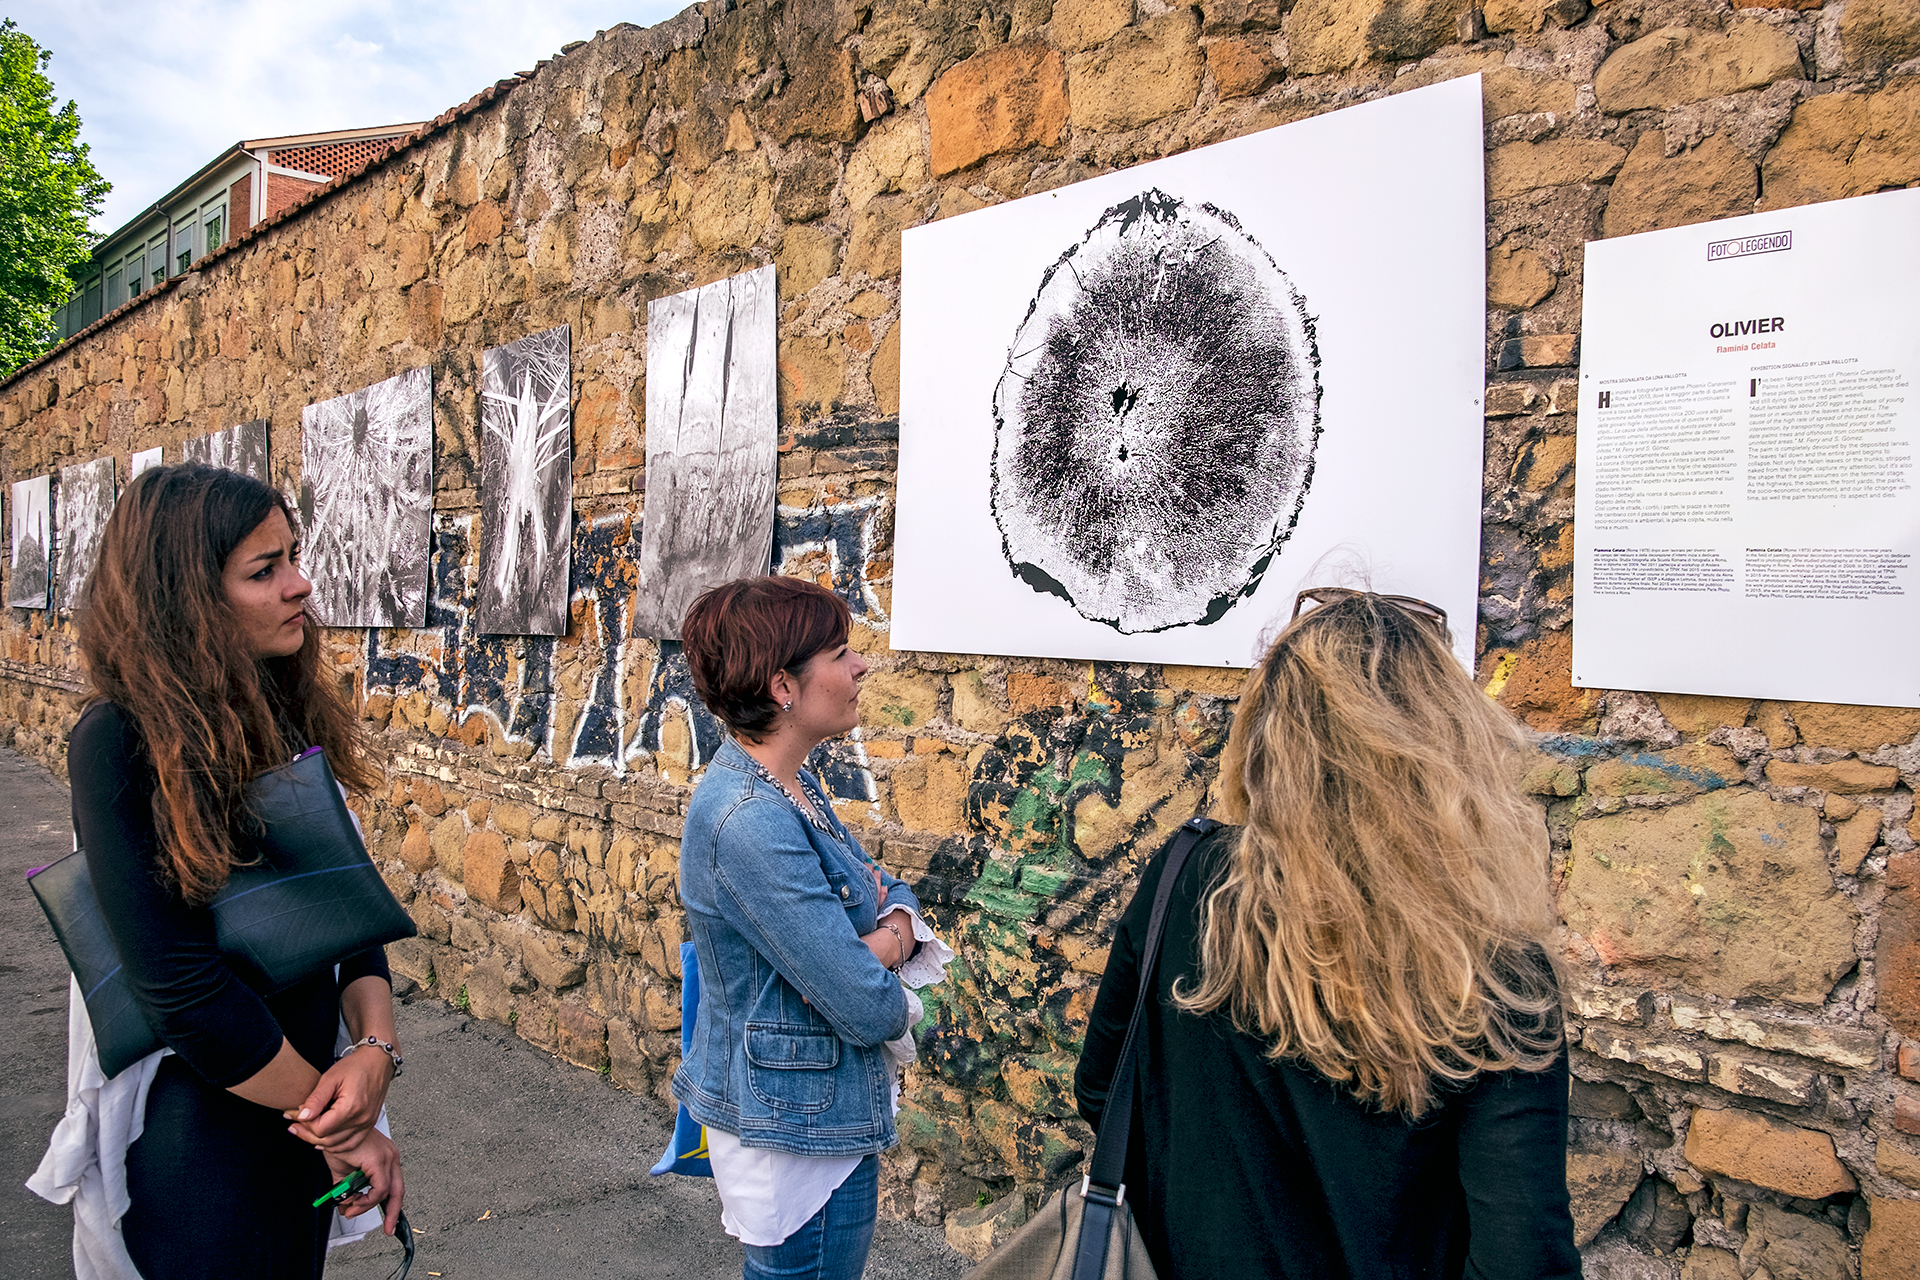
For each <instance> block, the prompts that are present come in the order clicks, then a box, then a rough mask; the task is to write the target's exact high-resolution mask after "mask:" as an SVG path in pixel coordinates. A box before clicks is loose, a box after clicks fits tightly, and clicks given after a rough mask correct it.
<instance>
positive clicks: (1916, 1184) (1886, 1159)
mask: <svg viewBox="0 0 1920 1280" xmlns="http://www.w3.org/2000/svg"><path fill="white" fill-rule="evenodd" d="M1873 1167H1874V1168H1875V1169H1878V1170H1879V1171H1880V1176H1881V1177H1884V1178H1892V1179H1893V1180H1894V1181H1896V1182H1904V1183H1906V1184H1907V1185H1908V1186H1910V1187H1912V1188H1914V1189H1915V1190H1916V1191H1920V1150H1915V1149H1914V1148H1913V1147H1911V1146H1903V1145H1901V1144H1899V1143H1896V1142H1889V1141H1887V1139H1885V1138H1882V1139H1880V1141H1879V1142H1878V1143H1876V1144H1875V1145H1874V1148H1873Z"/></svg>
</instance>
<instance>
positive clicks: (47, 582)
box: [7, 475, 53, 609]
mask: <svg viewBox="0 0 1920 1280" xmlns="http://www.w3.org/2000/svg"><path fill="white" fill-rule="evenodd" d="M52 533H53V477H52V476H50V475H47V476H35V477H34V478H33V479H31V480H16V481H14V482H13V571H12V572H11V573H9V574H8V575H7V603H8V604H10V605H12V606H13V607H14V608H16V609H44V608H46V607H47V591H48V589H49V588H50V587H51V586H52V585H53V575H52V574H51V573H49V572H48V567H47V551H48V547H47V541H48V539H49V538H50V537H51V536H52Z"/></svg>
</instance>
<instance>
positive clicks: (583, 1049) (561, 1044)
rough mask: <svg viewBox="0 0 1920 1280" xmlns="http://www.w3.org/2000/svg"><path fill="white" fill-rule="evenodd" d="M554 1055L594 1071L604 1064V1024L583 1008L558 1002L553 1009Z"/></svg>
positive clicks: (605, 1036) (605, 1027)
mask: <svg viewBox="0 0 1920 1280" xmlns="http://www.w3.org/2000/svg"><path fill="white" fill-rule="evenodd" d="M553 1022H554V1028H553V1030H554V1043H555V1045H556V1046H557V1048H556V1050H555V1051H556V1052H557V1053H559V1055H560V1056H561V1057H563V1058H565V1059H566V1060H567V1061H568V1062H571V1063H573V1064H574V1065H575V1066H578V1067H585V1068H587V1070H589V1071H598V1070H599V1069H600V1068H601V1067H602V1066H603V1065H605V1063H606V1060H607V1023H606V1019H604V1018H596V1017H594V1016H593V1013H592V1011H591V1010H589V1009H587V1008H586V1007H585V1006H584V1005H577V1004H573V1003H571V1002H569V1001H561V1002H560V1003H559V1004H558V1005H556V1006H555V1007H554V1011H553Z"/></svg>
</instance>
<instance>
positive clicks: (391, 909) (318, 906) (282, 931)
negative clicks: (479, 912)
mask: <svg viewBox="0 0 1920 1280" xmlns="http://www.w3.org/2000/svg"><path fill="white" fill-rule="evenodd" d="M247 807H248V811H249V812H250V813H251V814H252V816H253V819H254V824H253V829H252V831H251V833H250V834H251V837H252V839H251V844H252V848H253V852H254V854H255V855H256V861H254V862H252V863H249V864H247V865H245V866H240V867H235V868H234V870H233V873H232V874H231V875H230V876H228V878H227V883H226V886H225V887H224V888H222V889H221V890H220V892H219V893H218V894H216V895H215V896H214V899H213V901H212V902H211V903H209V904H208V909H209V910H211V911H212V912H213V920H214V932H215V936H216V937H217V938H218V940H219V944H220V951H221V954H222V955H224V956H225V957H226V960H227V964H228V965H229V966H231V967H232V969H233V972H234V975H235V976H236V977H238V978H239V979H240V980H241V981H242V982H245V983H246V984H247V985H248V986H250V987H252V988H253V989H254V990H255V991H258V992H260V993H261V994H262V995H272V994H274V993H275V992H278V991H284V990H285V989H286V988H288V987H290V986H292V985H293V984H294V983H296V982H299V981H300V980H301V979H303V978H306V977H309V976H311V975H313V974H315V973H318V972H319V971H320V970H322V969H324V968H327V967H329V966H332V965H335V964H338V963H339V962H340V961H342V960H345V959H346V958H347V957H348V956H352V955H357V954H358V953H360V952H362V951H365V950H366V949H367V948H369V947H375V946H381V945H384V944H385V943H389V942H394V941H396V940H398V939H400V938H411V937H413V936H414V935H415V934H416V933H418V932H419V930H418V929H417V928H416V927H415V926H414V923H413V919H412V917H410V916H409V915H408V914H407V913H406V911H405V910H404V909H403V908H402V907H401V906H400V904H399V903H398V902H397V901H395V900H394V896H393V893H392V891H391V890H389V889H388V888H387V885H386V882H385V881H384V880H382V879H381V878H380V872H379V870H378V869H377V868H376V867H375V866H374V865H373V860H372V859H371V858H369V857H368V856H367V847H366V845H365V844H363V843H362V842H361V840H360V832H359V831H358V829H357V828H355V827H354V825H353V815H352V814H351V813H349V812H348V811H347V805H346V801H345V800H344V799H342V798H341V795H340V786H339V784H338V783H336V782H335V781H334V778H333V770H332V769H329V768H328V767H327V758H326V756H325V755H324V754H322V753H321V752H320V751H319V750H318V749H315V750H312V751H309V752H307V753H306V754H304V755H302V756H300V757H299V758H298V759H297V760H295V761H294V762H293V763H291V764H286V765H282V766H280V767H279V768H278V769H269V770H268V771H267V772H265V773H263V774H261V775H259V776H258V777H257V778H255V779H254V780H253V781H252V783H250V784H249V785H248V787H247ZM27 883H28V884H29V885H31V886H32V887H33V893H34V896H35V897H37V898H38V899H40V908H41V910H43V911H45V912H46V913H47V920H48V922H49V923H51V924H52V925H53V932H54V934H55V935H56V936H57V937H58V938H59V939H60V949H61V950H62V951H64V952H66V953H67V964H68V966H69V967H70V968H71V969H72V970H73V976H74V977H75V978H77V979H79V981H80V993H81V995H82V996H83V997H84V998H85V1000H86V1004H87V1020H88V1021H89V1022H91V1023H92V1024H93V1038H94V1041H95V1044H96V1045H97V1047H98V1051H99V1054H100V1069H101V1070H102V1071H103V1072H105V1073H106V1075H107V1077H108V1078H109V1079H111V1078H113V1077H114V1076H117V1075H119V1074H120V1073H121V1072H122V1071H125V1070H126V1069H127V1068H128V1067H130V1066H132V1065H133V1064H134V1063H136V1062H138V1061H139V1060H140V1059H142V1058H144V1057H146V1056H147V1055H148V1054H150V1053H152V1052H153V1051H154V1050H156V1049H158V1048H160V1047H161V1046H160V1037H159V1036H157V1035H155V1034H154V1031H153V1028H152V1027H151V1026H149V1025H148V1023H147V1019H146V1015H145V1014H143V1013H142V1012H141V1010H140V1006H139V1004H138V1003H137V1002H136V1001H135V1000H134V996H133V988H132V987H131V986H130V985H129V984H128V982H127V978H126V974H125V972H124V971H123V970H122V968H121V964H120V952H119V950H118V949H117V948H116V947H115V946H114V944H113V935H111V934H110V933H108V932H107V922H106V920H105V918H104V917H103V916H102V915H101V911H100V899H99V898H98V897H97V896H96V895H95V893H94V890H93V879H92V877H91V876H90V875H89V874H88V872H87V855H86V852H85V851H84V850H79V849H76V850H75V851H74V852H72V853H70V854H68V855H67V856H66V857H64V858H62V859H60V860H59V861H58V862H55V863H53V864H52V865H50V866H46V867H42V868H40V869H39V870H38V871H35V872H33V873H32V874H31V875H29V876H28V877H27Z"/></svg>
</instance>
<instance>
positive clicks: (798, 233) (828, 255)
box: [773, 225, 840, 297]
mask: <svg viewBox="0 0 1920 1280" xmlns="http://www.w3.org/2000/svg"><path fill="white" fill-rule="evenodd" d="M773 261H774V265H775V267H776V268H777V269H778V271H779V278H780V289H781V292H782V293H783V294H784V295H786V296H788V297H795V296H798V295H799V294H803V293H806V292H808V291H809V290H811V289H812V288H813V287H814V286H815V285H817V284H819V283H820V282H821V281H822V280H825V279H826V278H827V277H829V276H831V275H833V274H834V273H835V272H836V271H838V270H839V269H840V237H839V236H837V235H835V234H834V233H833V232H832V231H831V230H829V229H828V228H826V227H814V226H804V225H803V226H792V227H788V228H787V231H786V234H785V235H784V236H782V237H781V240H780V252H779V253H777V254H775V255H774V257H773Z"/></svg>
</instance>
